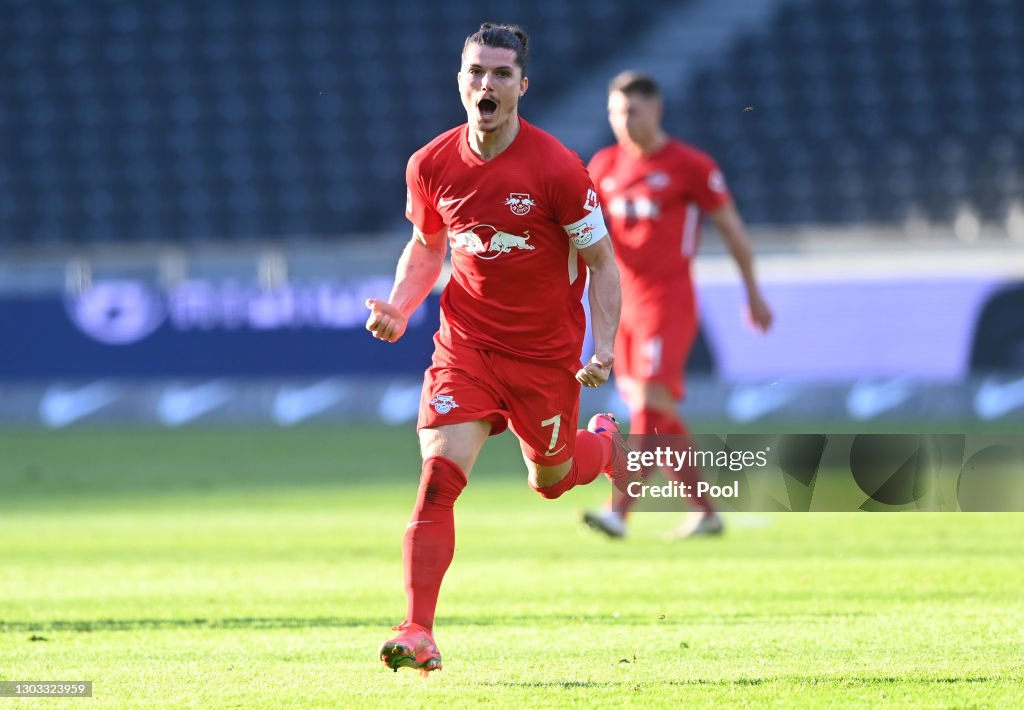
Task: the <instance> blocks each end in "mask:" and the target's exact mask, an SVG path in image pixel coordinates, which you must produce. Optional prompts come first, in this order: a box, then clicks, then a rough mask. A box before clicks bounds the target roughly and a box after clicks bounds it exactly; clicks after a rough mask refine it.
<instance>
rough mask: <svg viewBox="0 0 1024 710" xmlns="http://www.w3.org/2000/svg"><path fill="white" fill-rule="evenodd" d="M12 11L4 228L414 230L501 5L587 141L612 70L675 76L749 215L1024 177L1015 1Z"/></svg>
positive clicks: (1022, 11) (21, 237)
mask: <svg viewBox="0 0 1024 710" xmlns="http://www.w3.org/2000/svg"><path fill="white" fill-rule="evenodd" d="M510 15H514V17H510ZM0 17H2V18H3V21H0V47H2V50H0V97H2V107H0V145H2V146H4V150H3V160H2V162H0V244H7V245H10V244H14V243H32V244H43V245H45V244H53V243H57V244H59V243H62V242H65V243H66V242H71V243H103V242H116V243H120V242H137V241H142V242H152V241H165V240H170V241H177V240H183V241H191V240H209V239H213V240H219V239H228V240H237V239H253V238H265V237H270V238H283V237H288V236H293V235H310V234H313V235H339V234H342V235H344V234H352V233H367V232H374V231H378V230H381V229H386V228H389V227H393V226H394V225H395V222H396V205H400V204H401V197H402V195H401V192H402V174H403V169H404V164H405V160H406V159H407V157H408V155H409V154H410V153H411V152H412V151H413V150H414V149H415V148H416V147H418V146H419V145H421V144H422V143H423V142H425V141H426V140H428V139H429V138H430V137H432V136H433V135H436V133H438V132H439V131H440V130H443V129H444V128H446V127H448V126H451V125H455V124H456V123H458V122H460V121H461V120H462V119H463V115H462V111H461V107H460V105H459V102H458V100H457V95H456V93H455V84H454V74H455V72H456V70H457V51H458V47H459V46H460V44H461V41H462V39H463V38H464V37H465V35H466V34H467V32H469V31H471V30H472V29H473V28H474V27H475V26H476V24H477V23H478V22H479V21H480V20H481V19H484V18H491V19H497V20H504V19H508V20H516V21H519V22H521V23H522V24H524V25H525V26H526V27H527V28H528V29H529V30H530V31H531V32H532V37H533V43H534V62H533V64H532V66H531V68H530V74H531V77H532V78H533V79H534V83H533V84H532V88H531V92H530V94H529V97H528V99H527V100H526V103H525V105H524V114H525V115H528V116H530V117H531V118H534V119H535V120H537V121H538V122H540V123H541V124H542V125H545V126H546V127H549V128H550V129H551V130H553V131H554V132H556V133H557V134H560V135H561V134H565V135H566V139H567V140H568V142H569V143H570V144H572V145H574V147H576V148H577V149H578V150H579V151H580V153H581V154H582V155H583V156H584V157H588V156H589V154H590V153H591V152H592V151H593V150H595V149H596V148H597V147H598V146H599V145H600V144H601V143H602V142H604V141H605V140H606V139H607V138H608V134H607V130H606V129H604V128H603V127H602V128H600V129H599V131H600V132H597V133H595V130H594V126H595V125H596V126H601V121H600V120H599V115H600V113H599V112H600V111H601V110H602V108H603V90H604V86H605V84H606V82H607V79H608V77H609V75H610V74H611V73H612V71H613V68H615V69H618V68H621V66H623V62H628V63H629V64H630V65H641V66H645V67H647V68H651V69H653V70H654V71H655V72H656V73H657V74H659V75H660V76H664V77H665V78H666V80H667V83H668V86H667V87H666V89H667V93H668V95H669V107H668V108H669V117H670V125H671V126H672V127H673V129H674V130H675V132H677V133H678V134H680V135H683V136H685V137H686V138H687V139H689V140H691V141H692V142H694V143H696V144H697V145H699V146H702V147H704V148H705V149H707V150H709V151H710V152H711V153H712V154H714V155H716V156H718V157H719V159H720V161H721V162H722V163H723V166H724V167H725V169H726V171H727V174H728V175H729V176H730V177H731V179H732V183H733V188H734V190H735V192H736V193H737V195H739V197H740V199H741V202H742V205H743V207H744V211H745V213H746V216H747V217H748V220H749V221H751V222H753V223H774V224H803V223H817V224H835V223H850V222H870V223H894V222H901V221H903V220H906V219H908V218H913V217H915V216H917V215H921V216H923V217H924V218H926V219H929V220H934V221H940V222H950V221H952V220H953V219H954V218H955V217H956V216H957V214H959V213H960V212H962V211H963V210H964V209H968V210H970V211H971V212H973V213H976V214H977V215H978V217H979V218H980V219H981V220H982V221H1001V220H1004V219H1005V218H1006V216H1007V213H1008V210H1009V209H1010V208H1011V205H1012V204H1014V201H1015V200H1017V199H1019V198H1020V196H1021V194H1022V192H1024V167H1022V160H1024V146H1022V145H1021V143H1022V140H1024V139H1022V136H1024V81H1021V76H1022V75H1024V42H1021V41H1020V38H1021V37H1022V36H1024V3H1021V2H1019V0H970V1H968V0H791V1H786V0H772V1H771V2H769V1H767V0H765V1H763V2H754V3H751V2H747V1H746V0H722V1H721V2H707V1H706V0H705V1H703V2H700V1H697V0H690V1H689V2H681V3H662V2H657V1H656V0H641V1H639V2H631V3H628V4H627V3H621V2H617V1H616V0H590V1H589V2H587V3H585V5H581V4H579V3H573V2H571V1H570V0H553V1H552V0H529V1H528V2H522V3H517V4H516V8H515V11H514V13H511V12H509V9H508V7H507V4H503V3H499V2H478V1H474V2H467V1H465V0H462V1H460V0H455V1H452V2H445V3H443V4H441V5H438V6H437V7H431V6H430V5H429V4H427V3H423V2H418V1H414V0H396V1H394V2H344V3H342V2H329V1H328V0H296V1H295V2H281V1H280V0H258V1H256V2H243V1H241V0H222V1H216V2H201V1H199V0H178V1H177V2H163V3H140V2H135V1H134V0H93V1H82V0H52V1H47V2H38V1H36V0H0ZM673 59H674V60H675V61H674V62H673ZM581 86H582V87H584V95H585V96H587V97H588V100H586V101H584V102H580V101H579V100H578V98H579V97H578V95H577V94H576V93H573V92H574V91H578V90H579V87H581ZM445 87H447V88H448V89H449V90H446V89H445ZM567 96H571V97H574V98H573V100H572V101H569V102H568V103H567V102H566V101H565V99H566V97H567ZM747 107H750V108H751V109H752V110H750V111H745V109H746V108H747ZM566 116H569V117H571V118H572V120H573V121H574V122H575V124H576V125H581V124H586V128H585V129H581V133H583V134H584V137H583V138H582V139H580V138H578V137H576V136H573V135H571V132H572V127H573V125H572V124H568V125H566ZM549 119H550V120H549ZM549 124H550V125H549Z"/></svg>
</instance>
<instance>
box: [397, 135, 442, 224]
mask: <svg viewBox="0 0 1024 710" xmlns="http://www.w3.org/2000/svg"><path fill="white" fill-rule="evenodd" d="M423 161H424V154H423V151H417V152H416V153H413V155H412V157H411V158H409V163H408V165H407V166H406V168H405V216H406V218H407V219H408V220H409V221H410V222H412V224H413V226H414V227H416V229H418V230H419V231H420V232H421V233H423V234H434V233H435V232H437V231H439V230H440V229H441V228H442V227H444V220H443V219H442V218H441V215H440V214H438V212H437V209H436V208H435V207H434V200H433V198H432V197H431V195H430V192H429V190H428V187H427V185H428V181H427V179H426V176H425V175H424V165H423Z"/></svg>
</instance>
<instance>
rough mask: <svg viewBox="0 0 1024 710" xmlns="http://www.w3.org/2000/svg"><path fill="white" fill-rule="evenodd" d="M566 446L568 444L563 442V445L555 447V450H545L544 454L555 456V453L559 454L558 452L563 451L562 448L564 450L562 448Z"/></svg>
mask: <svg viewBox="0 0 1024 710" xmlns="http://www.w3.org/2000/svg"><path fill="white" fill-rule="evenodd" d="M565 447H566V445H565V444H562V445H561V446H559V447H558V448H557V449H555V450H554V451H545V452H544V455H545V456H554V455H555V454H557V453H558V452H559V451H561V450H562V449H564V448H565Z"/></svg>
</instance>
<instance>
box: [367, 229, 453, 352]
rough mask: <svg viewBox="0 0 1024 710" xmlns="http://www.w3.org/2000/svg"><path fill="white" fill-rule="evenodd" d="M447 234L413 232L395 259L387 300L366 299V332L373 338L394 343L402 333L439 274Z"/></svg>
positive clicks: (442, 232) (414, 230)
mask: <svg viewBox="0 0 1024 710" xmlns="http://www.w3.org/2000/svg"><path fill="white" fill-rule="evenodd" d="M446 232H447V230H446V229H441V230H439V231H437V232H435V233H433V234H423V233H422V232H420V230H419V229H413V233H412V239H410V240H409V243H408V244H406V245H405V249H404V250H403V251H402V256H401V257H400V258H399V259H398V268H397V269H396V272H395V286H394V288H392V289H391V296H390V298H388V300H387V301H380V300H377V299H376V298H368V299H366V307H367V308H369V309H370V317H369V318H367V319H366V329H367V330H368V331H370V332H371V333H373V337H375V338H377V339H379V340H387V341H388V342H391V343H393V342H395V341H396V340H398V339H399V338H401V337H402V335H403V334H404V333H405V328H406V326H407V325H408V323H409V317H410V316H411V315H412V314H413V313H414V312H415V311H416V309H417V308H419V306H420V304H421V303H423V299H425V298H426V297H427V295H428V294H429V293H430V290H431V289H432V288H434V284H436V283H437V279H438V277H439V276H440V275H441V269H442V268H443V267H444V257H445V252H446V251H447V249H448V240H447V234H446Z"/></svg>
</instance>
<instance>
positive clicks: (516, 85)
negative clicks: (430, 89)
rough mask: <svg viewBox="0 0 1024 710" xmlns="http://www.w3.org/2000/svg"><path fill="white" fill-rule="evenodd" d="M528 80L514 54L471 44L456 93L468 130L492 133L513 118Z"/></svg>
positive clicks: (464, 56) (465, 55) (467, 49)
mask: <svg viewBox="0 0 1024 710" xmlns="http://www.w3.org/2000/svg"><path fill="white" fill-rule="evenodd" d="M527 83H528V82H527V79H526V77H525V76H523V70H522V69H520V68H519V65H518V64H516V53H515V52H514V51H512V50H511V49H504V48H502V47H487V46H484V45H482V44H475V43H474V44H470V45H469V46H468V47H466V51H465V53H463V55H462V69H461V70H460V71H459V93H461V94H462V105H463V106H465V107H466V116H467V117H468V120H469V127H470V128H471V129H473V130H475V131H481V132H483V133H491V132H493V131H497V130H498V129H499V128H502V127H503V126H505V125H507V124H508V122H509V120H511V119H513V118H515V116H516V115H517V113H516V110H517V107H518V106H519V97H520V96H522V95H523V94H524V93H526V86H527Z"/></svg>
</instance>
